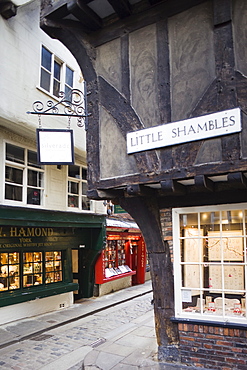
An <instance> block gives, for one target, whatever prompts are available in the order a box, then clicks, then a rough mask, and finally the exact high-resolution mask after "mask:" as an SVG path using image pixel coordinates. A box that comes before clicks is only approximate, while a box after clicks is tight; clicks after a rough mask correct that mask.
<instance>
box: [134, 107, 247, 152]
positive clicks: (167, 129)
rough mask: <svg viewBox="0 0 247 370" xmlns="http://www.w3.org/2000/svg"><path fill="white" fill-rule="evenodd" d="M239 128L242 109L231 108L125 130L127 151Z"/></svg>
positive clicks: (156, 146)
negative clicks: (137, 129) (140, 128)
mask: <svg viewBox="0 0 247 370" xmlns="http://www.w3.org/2000/svg"><path fill="white" fill-rule="evenodd" d="M240 131H241V111H240V108H234V109H230V110H226V111H223V112H217V113H213V114H208V115H206V116H201V117H196V118H190V119H187V120H184V121H178V122H172V123H168V124H164V125H160V126H154V127H150V128H146V129H143V130H139V131H134V132H129V133H127V153H128V154H131V153H136V152H141V151H144V150H149V149H155V148H161V147H165V146H170V145H176V144H182V143H186V142H190V141H195V140H204V139H209V138H212V137H216V136H222V135H228V134H233V133H236V132H240Z"/></svg>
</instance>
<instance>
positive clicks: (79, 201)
mask: <svg viewBox="0 0 247 370" xmlns="http://www.w3.org/2000/svg"><path fill="white" fill-rule="evenodd" d="M87 189H88V186H87V169H86V168H84V167H82V166H77V165H69V166H68V207H74V208H78V209H80V210H88V211H90V209H91V202H90V199H88V197H87Z"/></svg>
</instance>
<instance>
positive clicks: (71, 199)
mask: <svg viewBox="0 0 247 370" xmlns="http://www.w3.org/2000/svg"><path fill="white" fill-rule="evenodd" d="M68 207H76V208H78V207H79V197H77V196H72V195H69V196H68Z"/></svg>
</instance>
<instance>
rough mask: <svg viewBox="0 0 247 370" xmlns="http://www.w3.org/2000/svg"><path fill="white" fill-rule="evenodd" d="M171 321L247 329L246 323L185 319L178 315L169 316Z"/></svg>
mask: <svg viewBox="0 0 247 370" xmlns="http://www.w3.org/2000/svg"><path fill="white" fill-rule="evenodd" d="M171 321H172V322H175V323H181V324H193V325H204V326H214V327H221V328H232V329H233V328H234V329H243V330H247V324H239V323H233V322H222V321H209V320H207V321H206V320H195V319H185V318H178V317H171Z"/></svg>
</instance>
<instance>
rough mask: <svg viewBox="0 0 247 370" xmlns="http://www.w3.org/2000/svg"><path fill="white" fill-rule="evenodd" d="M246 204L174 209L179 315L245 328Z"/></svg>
mask: <svg viewBox="0 0 247 370" xmlns="http://www.w3.org/2000/svg"><path fill="white" fill-rule="evenodd" d="M246 226H247V204H237V205H222V206H219V205H218V206H208V207H206V206H205V207H198V208H197V207H194V208H180V209H178V208H176V209H173V242H174V244H173V247H174V282H175V314H176V317H177V318H179V317H181V318H191V319H200V320H208V321H230V322H240V323H244V324H246V303H245V302H246V301H245V300H246V293H247V292H246V287H247V280H246V279H247V256H246V237H247V231H246Z"/></svg>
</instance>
